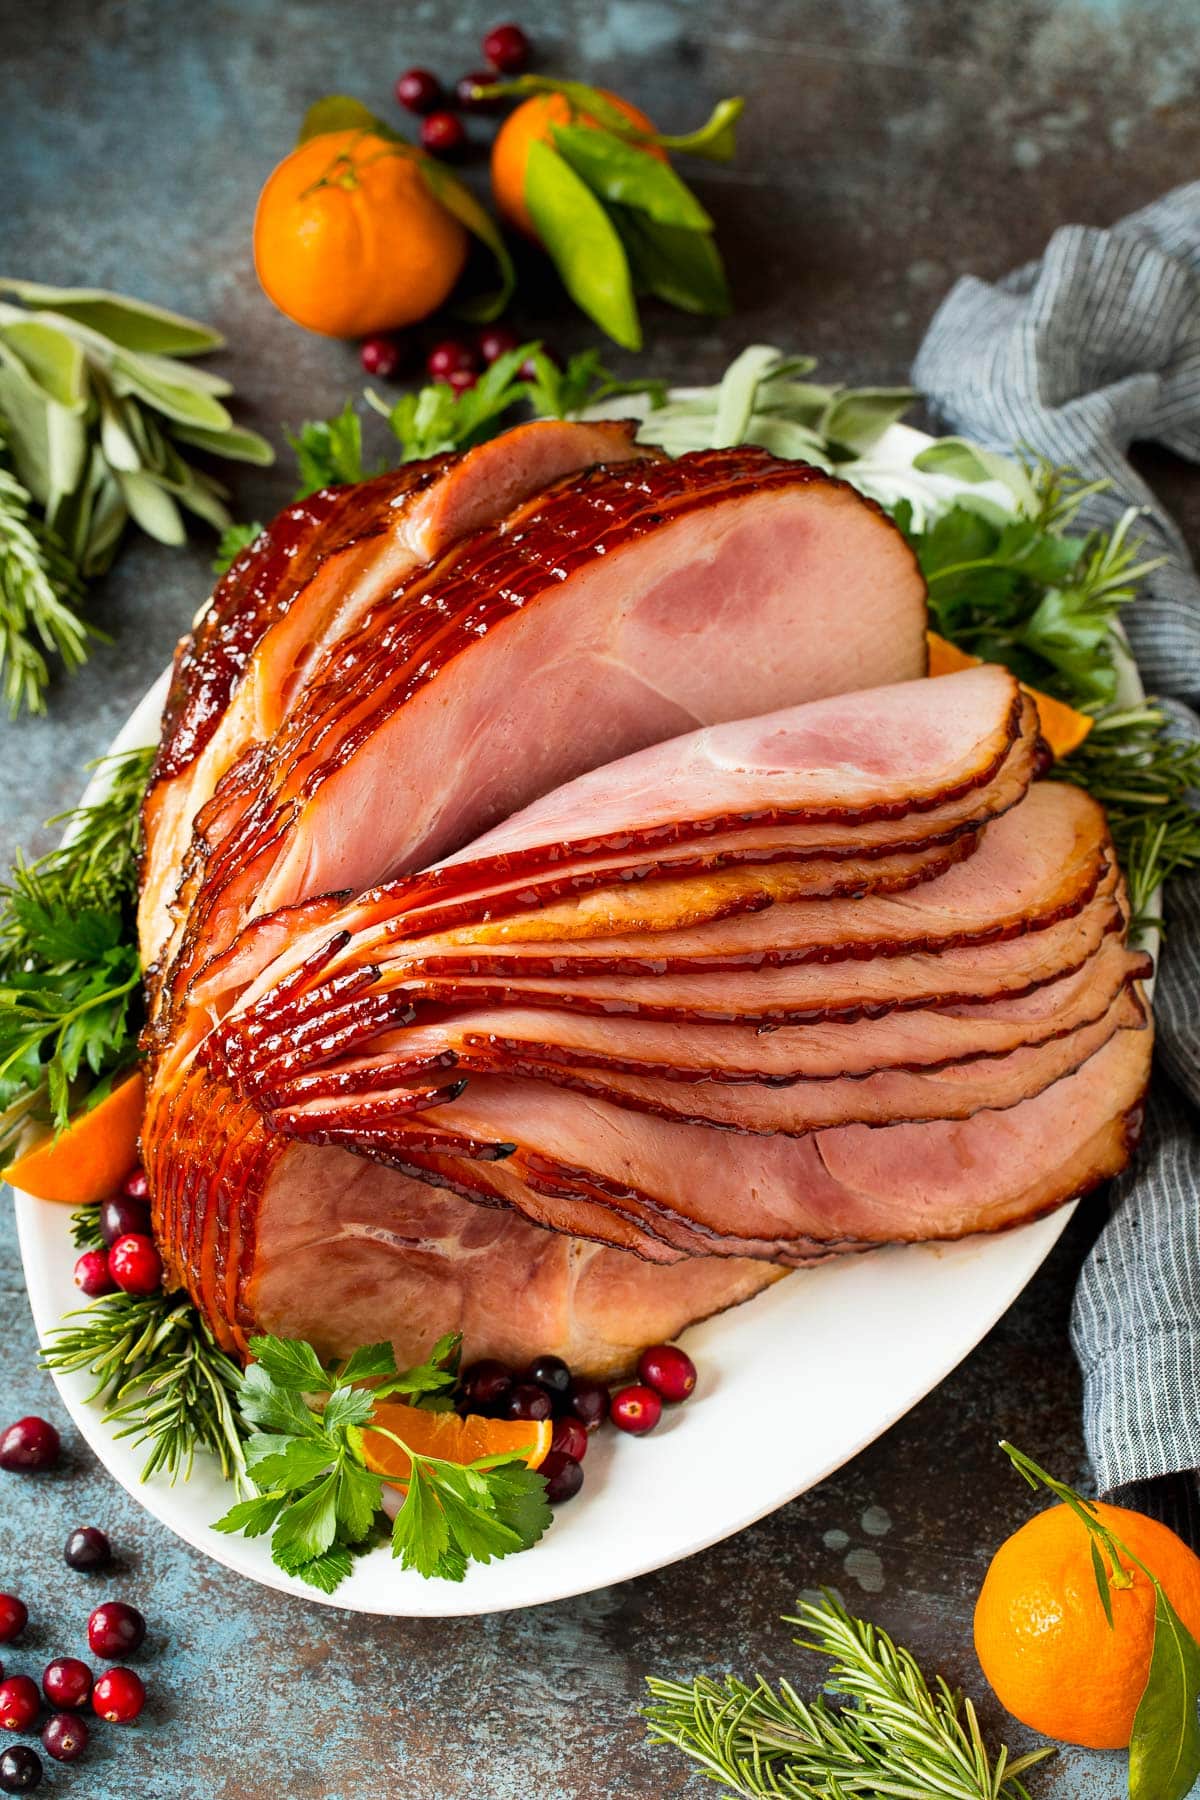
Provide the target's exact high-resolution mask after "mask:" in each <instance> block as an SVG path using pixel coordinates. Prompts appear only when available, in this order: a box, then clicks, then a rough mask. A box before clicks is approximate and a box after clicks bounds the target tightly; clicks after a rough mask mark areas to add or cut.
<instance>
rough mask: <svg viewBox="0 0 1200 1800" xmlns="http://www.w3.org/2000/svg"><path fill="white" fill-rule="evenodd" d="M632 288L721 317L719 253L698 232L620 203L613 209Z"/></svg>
mask: <svg viewBox="0 0 1200 1800" xmlns="http://www.w3.org/2000/svg"><path fill="white" fill-rule="evenodd" d="M614 218H615V222H616V226H617V230H618V231H619V232H620V235H621V242H622V243H623V244H624V246H625V251H626V254H627V256H628V258H629V267H630V269H631V271H632V273H633V281H634V285H635V287H636V288H637V289H638V291H639V292H640V293H645V294H653V295H654V297H655V299H657V300H665V301H666V302H667V303H668V304H669V305H671V306H677V307H679V309H680V310H681V311H682V312H690V313H700V314H702V315H704V316H705V317H708V318H723V317H724V315H725V314H726V313H728V311H729V309H730V300H729V288H728V285H727V284H726V281H725V270H724V268H723V266H722V263H721V256H720V252H719V251H718V249H717V246H716V244H715V243H714V242H713V240H712V238H711V237H710V236H709V235H708V234H707V232H703V231H684V230H681V229H679V228H678V227H677V226H673V225H659V224H656V223H655V222H654V221H653V220H651V219H648V218H645V217H644V216H643V215H642V214H640V213H636V212H630V211H627V210H626V209H624V208H622V209H620V210H619V211H618V212H615V213H614Z"/></svg>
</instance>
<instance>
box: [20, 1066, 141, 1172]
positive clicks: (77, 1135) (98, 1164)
mask: <svg viewBox="0 0 1200 1800" xmlns="http://www.w3.org/2000/svg"><path fill="white" fill-rule="evenodd" d="M145 1110H146V1084H145V1082H144V1081H143V1079H142V1075H141V1071H140V1070H139V1071H138V1073H137V1074H135V1075H127V1076H126V1077H125V1079H124V1081H120V1082H118V1083H117V1085H116V1087H115V1088H114V1089H113V1091H112V1093H111V1094H108V1095H107V1096H106V1097H105V1098H104V1099H103V1100H101V1102H100V1104H99V1106H94V1107H93V1108H92V1110H91V1112H85V1113H80V1114H79V1115H78V1116H77V1117H76V1118H74V1119H72V1120H71V1123H70V1124H69V1125H68V1126H67V1127H66V1129H65V1130H64V1131H60V1132H59V1134H58V1136H57V1137H53V1138H45V1139H43V1141H42V1142H41V1143H40V1144H36V1145H35V1146H34V1148H33V1149H32V1150H29V1151H27V1152H26V1153H25V1155H24V1156H18V1158H17V1160H16V1162H15V1163H10V1164H9V1166H8V1168H7V1169H5V1171H4V1179H5V1181H11V1182H12V1185H13V1186H14V1187H15V1188H20V1189H21V1191H22V1193H25V1194H34V1195H36V1197H37V1198H38V1199H39V1200H62V1201H64V1202H65V1203H66V1204H67V1205H68V1206H89V1205H91V1204H92V1202H94V1201H97V1200H107V1198H108V1196H109V1195H110V1194H115V1193H116V1191H117V1189H118V1188H119V1187H120V1185H121V1182H122V1181H123V1180H124V1178H125V1177H126V1175H128V1174H129V1171H130V1170H131V1169H134V1168H136V1167H137V1160H138V1135H139V1133H140V1132H141V1129H142V1115H143V1113H144V1112H145Z"/></svg>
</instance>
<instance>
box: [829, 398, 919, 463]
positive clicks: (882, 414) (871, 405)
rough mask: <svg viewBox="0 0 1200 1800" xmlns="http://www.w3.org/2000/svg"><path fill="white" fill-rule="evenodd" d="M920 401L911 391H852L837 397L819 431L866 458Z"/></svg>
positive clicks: (835, 442)
mask: <svg viewBox="0 0 1200 1800" xmlns="http://www.w3.org/2000/svg"><path fill="white" fill-rule="evenodd" d="M916 398H917V395H916V393H915V391H914V390H913V389H912V388H852V389H848V390H847V391H846V392H845V393H844V394H835V396H834V398H833V399H832V400H831V401H830V403H829V406H828V407H827V408H826V410H825V412H824V413H823V414H822V417H821V420H820V424H819V425H818V428H817V429H818V430H819V431H820V434H821V436H822V437H824V438H828V439H829V441H830V442H831V443H834V444H840V445H841V446H842V447H843V448H845V449H847V450H852V451H854V453H855V454H856V455H858V456H864V455H865V454H866V452H867V451H868V450H871V449H873V448H874V447H875V445H876V444H877V443H878V442H879V440H880V438H881V437H882V436H883V434H884V432H885V431H886V430H887V429H888V427H889V426H890V425H894V424H895V423H896V421H897V419H902V418H903V417H904V415H905V413H906V412H907V411H908V409H909V407H910V406H911V405H912V403H913V401H914V400H915V399H916Z"/></svg>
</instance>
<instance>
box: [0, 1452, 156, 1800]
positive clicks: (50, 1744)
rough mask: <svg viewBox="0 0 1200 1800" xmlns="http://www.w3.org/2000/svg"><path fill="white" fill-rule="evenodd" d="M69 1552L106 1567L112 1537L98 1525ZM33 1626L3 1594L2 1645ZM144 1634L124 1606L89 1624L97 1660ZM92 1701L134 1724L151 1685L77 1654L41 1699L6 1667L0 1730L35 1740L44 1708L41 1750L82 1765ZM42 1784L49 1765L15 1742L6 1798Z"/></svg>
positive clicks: (1, 1678) (1, 1769) (104, 1610)
mask: <svg viewBox="0 0 1200 1800" xmlns="http://www.w3.org/2000/svg"><path fill="white" fill-rule="evenodd" d="M47 1429H49V1428H47ZM81 1544H82V1556H83V1560H80V1558H81ZM65 1554H66V1559H67V1562H68V1563H69V1564H70V1566H71V1567H72V1568H73V1569H98V1568H103V1567H104V1566H105V1565H106V1564H107V1562H108V1560H109V1545H108V1539H107V1538H106V1537H105V1536H104V1533H103V1532H102V1531H98V1530H97V1529H96V1527H95V1526H94V1525H89V1526H85V1527H84V1528H83V1529H82V1530H80V1531H74V1532H72V1533H71V1536H70V1538H69V1539H68V1540H67V1548H66V1552H65ZM28 1622H29V1610H28V1608H27V1607H26V1605H25V1603H24V1601H23V1600H19V1599H18V1598H17V1596H16V1595H15V1594H0V1644H11V1643H13V1642H14V1641H15V1640H16V1639H17V1638H19V1637H20V1635H21V1633H22V1632H23V1631H24V1629H25V1627H26V1625H27V1624H28ZM145 1636H146V1621H145V1619H144V1618H143V1617H142V1615H141V1613H140V1612H139V1611H138V1610H137V1608H136V1606H129V1605H128V1604H127V1603H126V1602H125V1601H124V1600H106V1601H104V1602H103V1603H102V1604H101V1605H100V1606H97V1607H96V1608H95V1609H94V1611H93V1612H92V1614H91V1616H90V1617H89V1619H88V1622H87V1639H88V1646H89V1648H90V1650H91V1652H92V1655H93V1656H97V1657H101V1658H103V1659H104V1660H105V1661H112V1660H114V1659H115V1658H117V1657H119V1656H128V1655H131V1654H132V1652H133V1651H135V1650H137V1649H139V1648H140V1647H141V1644H142V1642H143V1640H144V1638H145ZM89 1702H90V1703H91V1708H92V1711H93V1712H94V1713H95V1714H97V1716H98V1717H99V1718H101V1719H107V1720H109V1722H110V1723H112V1724H116V1725H128V1724H131V1723H132V1721H133V1720H134V1719H136V1718H137V1716H138V1714H139V1713H140V1712H141V1710H142V1708H143V1706H144V1705H145V1703H146V1689H145V1685H144V1683H143V1681H142V1678H141V1676H140V1675H137V1674H135V1672H134V1671H133V1670H132V1669H126V1668H121V1667H117V1668H111V1669H105V1670H104V1671H103V1673H102V1674H100V1675H98V1676H94V1675H93V1673H92V1671H91V1669H90V1668H89V1667H88V1665H87V1663H85V1662H81V1661H80V1659H79V1658H78V1657H77V1656H56V1657H55V1658H54V1660H53V1661H52V1662H48V1663H47V1664H46V1666H45V1668H44V1669H43V1670H42V1684H41V1692H40V1693H39V1692H38V1686H37V1683H36V1682H35V1681H34V1679H33V1677H32V1676H30V1675H9V1676H7V1677H5V1675H4V1669H3V1666H2V1665H0V1730H2V1731H11V1732H14V1733H18V1734H21V1735H32V1734H33V1733H34V1732H35V1731H37V1729H38V1720H39V1717H40V1715H41V1713H42V1711H43V1703H44V1705H45V1707H47V1708H49V1711H50V1717H49V1718H48V1719H47V1720H46V1721H45V1723H44V1724H43V1725H42V1727H41V1733H40V1735H41V1740H42V1748H43V1749H44V1750H45V1752H46V1754H47V1755H48V1756H52V1757H53V1758H54V1760H55V1762H66V1763H70V1762H78V1761H79V1758H80V1757H81V1756H82V1755H83V1753H84V1751H85V1750H86V1749H87V1745H88V1725H87V1720H86V1719H85V1718H84V1717H83V1716H82V1715H83V1713H84V1710H85V1709H86V1707H87V1706H88V1703H89ZM41 1779H42V1759H41V1757H40V1756H39V1755H38V1753H37V1751H36V1750H34V1749H32V1748H31V1747H30V1746H29V1745H28V1744H12V1745H10V1746H8V1747H7V1748H6V1749H5V1750H4V1751H3V1752H2V1753H0V1792H3V1793H5V1794H30V1793H32V1792H33V1790H34V1788H36V1787H37V1786H38V1784H39V1783H40V1781H41Z"/></svg>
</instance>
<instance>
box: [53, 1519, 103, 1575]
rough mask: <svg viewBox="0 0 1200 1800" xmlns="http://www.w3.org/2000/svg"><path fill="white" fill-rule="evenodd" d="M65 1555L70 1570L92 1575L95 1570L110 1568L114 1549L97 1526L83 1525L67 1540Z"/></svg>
mask: <svg viewBox="0 0 1200 1800" xmlns="http://www.w3.org/2000/svg"><path fill="white" fill-rule="evenodd" d="M63 1555H64V1556H65V1557H66V1559H67V1563H68V1565H69V1567H70V1568H72V1569H78V1570H79V1571H80V1572H81V1573H82V1574H89V1575H90V1574H91V1573H92V1571H93V1570H95V1569H106V1568H107V1567H108V1564H109V1560H110V1558H111V1556H112V1549H111V1547H110V1545H109V1542H108V1539H107V1538H106V1537H105V1535H104V1533H103V1532H102V1531H100V1530H99V1529H98V1528H97V1527H96V1526H95V1525H81V1526H79V1528H78V1530H76V1531H73V1532H72V1533H71V1535H70V1537H69V1538H68V1539H67V1547H66V1549H65V1550H64V1551H63Z"/></svg>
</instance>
